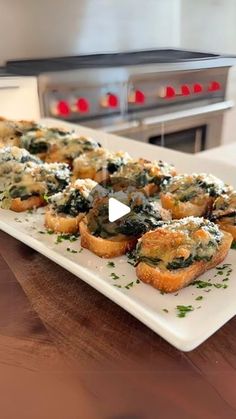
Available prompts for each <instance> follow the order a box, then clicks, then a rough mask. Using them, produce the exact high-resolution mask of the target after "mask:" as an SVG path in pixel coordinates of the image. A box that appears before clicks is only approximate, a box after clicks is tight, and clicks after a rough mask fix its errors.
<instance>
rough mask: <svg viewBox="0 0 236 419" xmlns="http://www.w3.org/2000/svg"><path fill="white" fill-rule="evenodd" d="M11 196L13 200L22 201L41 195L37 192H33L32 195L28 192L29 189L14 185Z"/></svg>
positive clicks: (10, 191) (10, 192)
mask: <svg viewBox="0 0 236 419" xmlns="http://www.w3.org/2000/svg"><path fill="white" fill-rule="evenodd" d="M9 195H10V197H11V198H12V199H15V198H21V199H22V200H25V199H28V198H29V197H31V196H33V195H34V196H36V195H39V194H38V193H36V192H31V193H30V194H29V193H28V192H27V189H26V187H25V186H17V185H14V186H12V187H11V188H10V190H9Z"/></svg>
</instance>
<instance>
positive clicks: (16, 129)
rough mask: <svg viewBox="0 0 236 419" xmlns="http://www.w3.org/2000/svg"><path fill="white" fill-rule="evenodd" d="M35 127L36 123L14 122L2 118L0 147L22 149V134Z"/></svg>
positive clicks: (0, 121)
mask: <svg viewBox="0 0 236 419" xmlns="http://www.w3.org/2000/svg"><path fill="white" fill-rule="evenodd" d="M35 126H36V123H35V122H34V121H13V120H9V119H6V118H2V117H0V147H6V146H11V147H12V146H17V147H21V141H20V138H21V136H22V134H23V133H24V132H26V131H28V130H30V129H33V128H35Z"/></svg>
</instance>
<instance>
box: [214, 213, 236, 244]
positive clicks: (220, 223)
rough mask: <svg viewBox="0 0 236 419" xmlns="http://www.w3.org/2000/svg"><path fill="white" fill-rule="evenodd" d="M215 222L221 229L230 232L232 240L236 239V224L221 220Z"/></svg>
mask: <svg viewBox="0 0 236 419" xmlns="http://www.w3.org/2000/svg"><path fill="white" fill-rule="evenodd" d="M216 224H218V226H219V227H220V229H221V230H224V231H227V232H228V233H230V234H232V236H233V239H234V241H236V226H235V225H233V224H230V223H227V222H226V221H224V220H223V218H222V219H221V220H217V221H216Z"/></svg>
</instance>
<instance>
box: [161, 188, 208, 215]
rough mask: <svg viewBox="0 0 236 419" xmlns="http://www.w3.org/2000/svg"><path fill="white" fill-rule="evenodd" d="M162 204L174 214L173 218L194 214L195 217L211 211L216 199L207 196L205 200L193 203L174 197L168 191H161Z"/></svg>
mask: <svg viewBox="0 0 236 419" xmlns="http://www.w3.org/2000/svg"><path fill="white" fill-rule="evenodd" d="M160 198H161V204H162V206H163V208H165V209H167V210H169V211H170V212H171V214H172V218H174V219H177V220H179V219H180V218H185V217H189V216H191V215H193V216H194V217H202V216H204V215H205V214H207V213H208V211H210V209H211V208H212V205H213V202H214V199H213V198H212V197H208V198H207V197H206V198H205V199H204V202H201V204H200V203H199V205H197V204H193V203H192V202H190V201H188V202H181V201H177V202H176V200H175V199H174V197H173V196H172V195H171V194H169V193H167V194H164V193H161V194H160Z"/></svg>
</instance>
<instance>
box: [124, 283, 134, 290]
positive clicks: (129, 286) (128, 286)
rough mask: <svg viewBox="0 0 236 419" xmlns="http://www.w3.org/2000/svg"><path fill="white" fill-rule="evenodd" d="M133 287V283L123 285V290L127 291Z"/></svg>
mask: <svg viewBox="0 0 236 419" xmlns="http://www.w3.org/2000/svg"><path fill="white" fill-rule="evenodd" d="M133 285H134V283H133V282H130V283H129V284H127V285H125V288H126V289H127V290H129V289H130V288H131V287H132V286H133Z"/></svg>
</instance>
